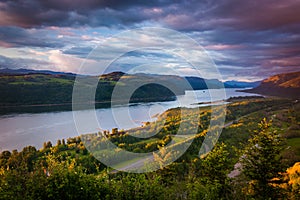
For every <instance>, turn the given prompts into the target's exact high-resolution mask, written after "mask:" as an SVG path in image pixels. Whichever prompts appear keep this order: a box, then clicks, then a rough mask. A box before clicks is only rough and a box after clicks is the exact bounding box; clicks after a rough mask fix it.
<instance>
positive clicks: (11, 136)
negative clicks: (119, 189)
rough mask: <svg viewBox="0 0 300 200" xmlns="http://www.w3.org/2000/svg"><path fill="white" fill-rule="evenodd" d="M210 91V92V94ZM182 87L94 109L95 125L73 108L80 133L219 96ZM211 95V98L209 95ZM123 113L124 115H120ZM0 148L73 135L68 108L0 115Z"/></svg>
mask: <svg viewBox="0 0 300 200" xmlns="http://www.w3.org/2000/svg"><path fill="white" fill-rule="evenodd" d="M210 93H211V94H210ZM210 93H209V91H208V90H198V91H186V93H185V95H181V96H178V97H177V100H176V101H168V102H148V103H134V104H131V105H130V106H118V107H114V108H101V109H97V110H96V115H97V119H98V123H99V126H98V127H92V126H90V124H89V121H88V118H85V117H84V116H89V115H90V114H91V113H92V111H91V110H82V111H74V112H77V113H78V114H80V115H81V116H83V117H82V118H83V119H86V120H85V121H82V122H81V123H83V124H84V127H85V129H84V130H86V131H85V132H84V133H94V132H97V131H99V130H103V129H104V130H111V129H112V128H114V127H118V128H119V129H129V128H133V127H138V126H141V125H142V122H146V121H153V120H155V118H154V117H153V116H155V115H156V114H160V113H162V112H164V111H166V110H167V109H170V108H175V107H179V106H181V107H195V106H205V104H202V105H196V104H195V103H198V102H210V101H218V100H222V99H221V95H219V94H221V93H220V89H213V90H210ZM250 95H251V96H253V95H255V94H248V93H242V92H237V91H235V89H232V88H231V89H226V96H227V98H229V97H233V96H250ZM211 96H213V97H214V98H213V99H211ZM124 116H126V117H124ZM0 128H1V130H0V151H3V150H6V149H8V150H12V149H19V150H21V149H22V148H23V147H24V146H28V145H33V146H36V147H38V148H40V147H41V146H42V144H43V142H45V141H51V142H52V143H54V144H55V143H56V140H57V139H61V138H68V137H73V136H77V135H78V133H77V130H76V126H75V123H74V120H73V112H72V111H61V112H47V113H36V114H14V115H4V116H1V117H0Z"/></svg>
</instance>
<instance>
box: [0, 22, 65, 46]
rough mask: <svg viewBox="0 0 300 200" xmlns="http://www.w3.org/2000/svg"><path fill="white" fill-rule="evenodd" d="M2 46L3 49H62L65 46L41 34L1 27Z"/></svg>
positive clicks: (0, 41) (0, 42)
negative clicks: (22, 47) (24, 47)
mask: <svg viewBox="0 0 300 200" xmlns="http://www.w3.org/2000/svg"><path fill="white" fill-rule="evenodd" d="M0 46H2V47H20V46H29V47H50V48H54V47H62V46H63V44H61V43H59V42H56V41H53V40H50V39H49V38H47V37H45V35H41V34H40V33H31V32H30V31H29V30H27V29H23V28H18V27H5V26H4V27H3V26H2V27H0Z"/></svg>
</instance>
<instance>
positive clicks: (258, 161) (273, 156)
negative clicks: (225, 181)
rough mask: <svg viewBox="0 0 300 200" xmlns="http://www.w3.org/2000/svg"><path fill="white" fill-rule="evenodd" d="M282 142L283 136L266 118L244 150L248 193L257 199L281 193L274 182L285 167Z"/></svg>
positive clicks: (243, 164) (243, 160) (244, 168)
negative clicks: (282, 157) (282, 159)
mask: <svg viewBox="0 0 300 200" xmlns="http://www.w3.org/2000/svg"><path fill="white" fill-rule="evenodd" d="M282 143H283V137H281V135H280V134H278V133H277V132H276V131H275V130H273V129H272V128H271V121H267V120H266V119H265V118H264V119H263V120H262V122H261V123H260V124H259V130H258V131H256V134H255V135H254V137H253V138H251V139H249V141H248V145H247V146H246V147H245V149H244V151H243V156H242V159H241V163H242V174H243V175H244V176H245V177H246V179H247V180H248V186H247V194H248V195H250V196H252V197H254V198H255V199H277V198H278V195H279V194H280V191H279V188H276V187H274V183H275V182H276V181H278V180H279V179H280V178H281V177H280V174H279V172H282V171H283V169H284V167H283V164H282V162H281V157H280V153H281V151H282V149H283V144H282Z"/></svg>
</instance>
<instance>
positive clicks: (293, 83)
mask: <svg viewBox="0 0 300 200" xmlns="http://www.w3.org/2000/svg"><path fill="white" fill-rule="evenodd" d="M244 91H245V92H251V93H259V94H265V95H271V96H280V97H287V98H300V72H291V73H283V74H277V75H274V76H271V77H269V78H267V79H264V80H263V81H262V82H261V84H260V85H259V86H257V87H255V88H253V89H249V90H244Z"/></svg>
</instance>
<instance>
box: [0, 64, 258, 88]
mask: <svg viewBox="0 0 300 200" xmlns="http://www.w3.org/2000/svg"><path fill="white" fill-rule="evenodd" d="M29 74H47V75H65V76H76V75H77V74H74V73H70V72H56V71H50V70H33V69H23V68H21V69H7V68H5V69H0V76H1V75H29ZM123 75H126V74H125V73H124V72H121V71H116V72H111V73H108V74H103V75H101V76H100V77H102V78H104V79H110V80H114V81H117V80H119V78H120V77H121V76H123ZM127 75H129V74H127ZM134 75H135V76H141V77H146V78H149V77H156V78H160V77H164V78H167V77H169V78H175V79H176V78H178V77H179V76H175V75H158V74H144V73H137V74H134ZM81 76H82V75H81ZM184 78H185V79H186V80H187V81H188V82H189V83H190V85H191V87H192V88H193V89H195V90H198V89H207V85H209V88H222V87H225V88H253V87H257V86H258V85H259V84H260V82H261V81H255V82H244V81H234V80H232V81H225V82H221V81H219V80H217V79H204V78H200V77H194V76H186V77H184Z"/></svg>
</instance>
